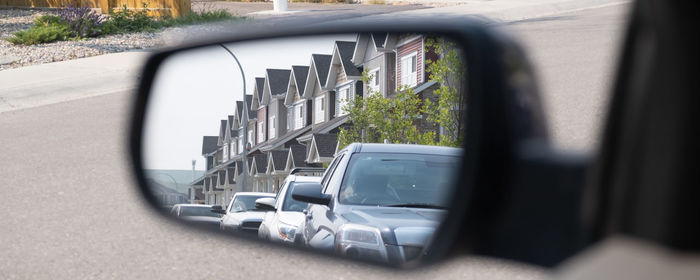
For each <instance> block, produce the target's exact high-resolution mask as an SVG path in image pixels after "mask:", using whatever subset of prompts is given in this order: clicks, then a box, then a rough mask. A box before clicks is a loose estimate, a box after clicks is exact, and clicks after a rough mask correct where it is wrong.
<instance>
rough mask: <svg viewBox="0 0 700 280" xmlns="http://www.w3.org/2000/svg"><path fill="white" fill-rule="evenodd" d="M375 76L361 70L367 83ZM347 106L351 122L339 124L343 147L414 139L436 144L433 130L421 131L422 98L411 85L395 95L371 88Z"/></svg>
mask: <svg viewBox="0 0 700 280" xmlns="http://www.w3.org/2000/svg"><path fill="white" fill-rule="evenodd" d="M372 78H373V77H372V76H370V75H369V74H368V73H367V71H365V72H364V73H362V80H363V82H364V84H368V82H369V81H370V80H371V79H372ZM344 110H345V111H346V112H348V114H349V122H348V123H349V124H350V126H347V127H343V128H340V133H339V136H338V137H339V141H340V145H341V147H344V146H346V145H348V144H350V143H353V142H364V143H382V142H384V141H386V142H388V143H413V144H424V145H434V144H435V143H434V139H435V132H434V131H420V130H419V129H418V126H417V123H418V122H419V121H420V120H421V118H422V117H421V114H422V113H423V112H424V110H423V102H422V100H421V99H420V97H419V96H418V95H417V94H415V92H414V91H413V89H411V88H409V87H403V88H400V89H399V90H398V91H397V93H396V94H395V95H394V96H393V97H392V98H387V97H384V96H382V95H381V94H380V93H379V92H376V91H374V90H372V89H371V88H369V89H368V93H367V94H366V96H365V97H364V98H354V99H353V100H349V101H348V103H347V104H346V106H345V107H344Z"/></svg>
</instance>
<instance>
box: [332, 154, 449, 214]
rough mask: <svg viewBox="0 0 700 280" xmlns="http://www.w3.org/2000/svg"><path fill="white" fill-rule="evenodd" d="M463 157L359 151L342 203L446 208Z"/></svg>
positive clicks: (349, 171)
mask: <svg viewBox="0 0 700 280" xmlns="http://www.w3.org/2000/svg"><path fill="white" fill-rule="evenodd" d="M459 159H460V157H458V156H448V155H424V154H392V153H359V154H355V155H353V156H352V158H351V159H350V163H349V164H348V167H347V171H346V173H345V176H344V178H343V182H342V184H341V188H340V193H339V196H338V199H339V202H340V203H343V204H355V205H377V206H390V207H417V208H437V209H444V208H445V207H446V206H447V197H448V196H449V194H450V193H451V188H452V187H453V184H452V183H453V181H454V172H455V170H456V168H455V167H456V165H457V164H458V163H459Z"/></svg>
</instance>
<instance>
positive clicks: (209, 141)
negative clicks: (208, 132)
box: [202, 136, 219, 155]
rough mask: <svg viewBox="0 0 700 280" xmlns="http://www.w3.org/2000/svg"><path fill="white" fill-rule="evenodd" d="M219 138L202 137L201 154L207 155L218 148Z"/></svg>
mask: <svg viewBox="0 0 700 280" xmlns="http://www.w3.org/2000/svg"><path fill="white" fill-rule="evenodd" d="M218 144H219V136H204V138H203V139H202V154H203V155H205V154H209V153H211V152H213V151H216V149H217V148H219V145H218Z"/></svg>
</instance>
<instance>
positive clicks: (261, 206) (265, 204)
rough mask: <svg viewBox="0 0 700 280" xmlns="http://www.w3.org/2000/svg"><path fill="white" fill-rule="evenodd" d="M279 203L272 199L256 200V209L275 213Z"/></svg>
mask: <svg viewBox="0 0 700 280" xmlns="http://www.w3.org/2000/svg"><path fill="white" fill-rule="evenodd" d="M276 202H277V201H276V200H275V199H274V198H272V197H263V198H258V199H257V200H255V208H256V209H258V210H263V211H275V210H276V209H275V203H276Z"/></svg>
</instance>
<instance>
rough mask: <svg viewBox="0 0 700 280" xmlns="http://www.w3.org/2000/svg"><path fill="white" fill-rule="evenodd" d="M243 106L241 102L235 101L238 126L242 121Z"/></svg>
mask: <svg viewBox="0 0 700 280" xmlns="http://www.w3.org/2000/svg"><path fill="white" fill-rule="evenodd" d="M243 106H244V105H243V101H242V100H239V101H236V117H237V118H238V123H239V125H240V123H241V121H242V120H243Z"/></svg>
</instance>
